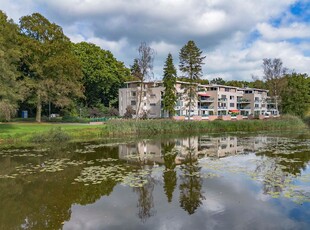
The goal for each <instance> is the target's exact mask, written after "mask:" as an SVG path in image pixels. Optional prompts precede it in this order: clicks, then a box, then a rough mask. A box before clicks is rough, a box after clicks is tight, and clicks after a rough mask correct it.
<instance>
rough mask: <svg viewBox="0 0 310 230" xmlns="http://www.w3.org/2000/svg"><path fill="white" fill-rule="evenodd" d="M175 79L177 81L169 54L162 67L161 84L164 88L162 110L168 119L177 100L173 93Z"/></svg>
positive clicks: (173, 111) (172, 113)
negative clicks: (166, 113)
mask: <svg viewBox="0 0 310 230" xmlns="http://www.w3.org/2000/svg"><path fill="white" fill-rule="evenodd" d="M176 79H177V71H176V69H175V67H174V65H173V58H172V55H171V54H170V53H169V54H168V57H167V59H166V62H165V66H164V78H163V83H164V87H165V93H164V100H163V104H164V110H165V111H167V112H168V113H169V117H172V116H173V115H174V113H175V110H174V106H175V104H176V100H177V96H176V92H175V91H176V90H175V84H176Z"/></svg>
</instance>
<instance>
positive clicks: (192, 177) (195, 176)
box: [179, 138, 205, 215]
mask: <svg viewBox="0 0 310 230" xmlns="http://www.w3.org/2000/svg"><path fill="white" fill-rule="evenodd" d="M188 142H189V144H188V146H189V147H188V148H187V151H188V153H187V155H186V157H185V160H184V162H183V164H182V165H181V176H180V179H181V182H180V185H179V189H180V198H179V201H180V206H181V208H183V209H184V210H185V211H187V212H188V214H190V215H191V214H194V213H195V212H196V210H197V208H198V207H199V206H200V205H201V204H202V200H204V199H205V197H204V196H203V195H202V193H203V192H202V179H201V177H200V170H201V167H200V166H199V164H198V160H197V157H196V156H195V154H194V148H193V147H192V145H191V140H190V138H189V139H188Z"/></svg>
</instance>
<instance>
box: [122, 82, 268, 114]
mask: <svg viewBox="0 0 310 230" xmlns="http://www.w3.org/2000/svg"><path fill="white" fill-rule="evenodd" d="M188 85H189V83H186V82H177V84H176V93H177V97H178V99H177V103H176V106H175V111H176V115H177V116H187V115H188V113H189V106H188V104H189V98H188V96H187V93H186V88H187V87H188ZM195 85H196V86H195V87H197V89H198V90H197V91H198V93H197V97H196V98H195V99H194V100H193V101H194V103H193V104H192V106H191V110H192V111H191V115H201V116H208V115H227V114H229V112H230V111H233V110H239V111H240V113H241V114H242V115H245V116H246V115H250V114H251V115H259V114H266V112H267V108H269V107H270V106H269V104H267V90H262V89H252V88H237V87H230V86H222V85H198V84H195ZM164 90H165V88H164V87H163V85H162V82H148V83H145V84H144V86H143V95H142V101H141V107H140V115H141V114H142V113H143V111H148V117H151V118H156V117H167V116H168V114H167V113H165V112H164V111H163V110H162V95H163V93H164ZM201 95H204V96H201ZM139 98H140V84H139V82H128V83H126V88H122V89H119V113H120V116H123V115H124V114H125V112H126V108H127V106H129V105H131V106H132V108H133V109H134V110H136V109H137V107H138V104H139Z"/></svg>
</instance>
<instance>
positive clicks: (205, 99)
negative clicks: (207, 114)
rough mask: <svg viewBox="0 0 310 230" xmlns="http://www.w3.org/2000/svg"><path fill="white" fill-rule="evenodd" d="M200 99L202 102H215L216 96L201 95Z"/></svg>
mask: <svg viewBox="0 0 310 230" xmlns="http://www.w3.org/2000/svg"><path fill="white" fill-rule="evenodd" d="M199 101H201V102H213V101H214V98H213V97H201V98H200V99H199Z"/></svg>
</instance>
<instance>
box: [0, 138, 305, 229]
mask: <svg viewBox="0 0 310 230" xmlns="http://www.w3.org/2000/svg"><path fill="white" fill-rule="evenodd" d="M289 136H290V137H287V136H283V135H278V134H277V135H266V134H264V135H255V136H238V137H237V136H234V135H225V136H218V137H211V136H208V135H205V136H194V137H186V138H185V137H182V138H165V139H161V138H157V139H146V140H140V141H132V142H124V143H114V144H113V143H102V142H100V143H99V142H93V143H75V144H67V145H54V146H40V147H35V148H31V149H30V148H29V149H2V150H0V229H77V230H82V229H83V230H85V229H109V230H110V229H169V230H170V229H172V230H173V229H238V230H239V229H310V167H309V166H310V139H309V138H307V137H304V136H295V135H294V136H293V135H289Z"/></svg>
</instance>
